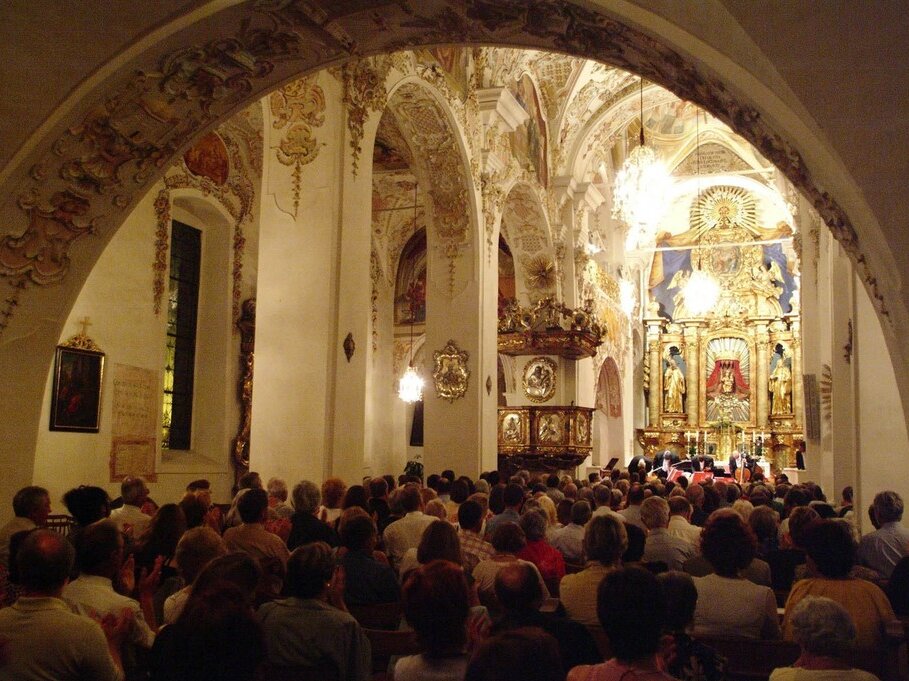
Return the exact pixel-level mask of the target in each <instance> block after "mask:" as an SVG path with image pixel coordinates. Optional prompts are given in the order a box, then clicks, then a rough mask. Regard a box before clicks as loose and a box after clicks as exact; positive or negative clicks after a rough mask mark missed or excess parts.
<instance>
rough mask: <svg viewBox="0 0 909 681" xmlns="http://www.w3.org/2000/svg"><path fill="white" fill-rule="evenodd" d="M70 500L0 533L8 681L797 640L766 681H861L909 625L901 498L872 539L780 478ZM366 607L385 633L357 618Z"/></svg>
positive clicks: (386, 484)
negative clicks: (399, 652)
mask: <svg viewBox="0 0 909 681" xmlns="http://www.w3.org/2000/svg"><path fill="white" fill-rule="evenodd" d="M639 475H640V476H641V477H639ZM62 501H63V504H64V505H65V507H66V509H67V510H68V512H69V516H70V517H71V519H72V520H71V525H70V526H69V528H67V529H68V531H66V532H61V531H57V530H56V529H55V530H51V529H47V528H46V527H45V525H46V524H47V520H48V517H49V515H50V512H51V494H50V493H49V492H48V490H46V489H43V488H41V487H26V488H24V489H22V490H20V491H19V492H18V493H17V494H16V495H15V498H14V499H13V511H14V514H15V517H14V519H13V520H12V521H10V522H9V523H7V524H6V525H5V526H4V527H2V528H0V678H3V679H17V680H18V679H22V680H31V679H56V680H58V681H66V680H68V679H93V680H98V681H105V680H107V679H110V680H120V679H124V678H125V679H128V680H131V679H152V680H153V681H157V680H167V681H177V680H187V681H188V680H190V679H192V680H193V681H205V680H208V679H211V680H212V681H216V680H217V681H227V680H236V681H243V680H247V679H270V678H276V679H277V678H294V677H293V674H294V673H299V672H301V670H307V671H308V672H309V673H310V676H308V677H307V678H325V679H339V680H347V679H350V680H351V681H363V680H366V679H370V678H372V675H373V672H374V667H375V660H374V658H373V651H372V646H371V642H370V641H371V639H370V633H371V631H372V629H373V628H374V627H376V626H386V628H389V629H392V630H397V631H400V632H410V633H409V634H406V635H407V636H409V637H411V638H410V640H412V641H413V645H414V650H413V651H412V652H413V653H414V654H411V655H404V656H400V657H398V658H397V659H393V660H392V662H391V664H390V666H389V670H388V671H389V673H390V674H391V675H392V676H393V678H394V679H395V680H396V681H412V680H414V681H415V680H417V679H429V680H439V681H444V680H449V679H450V680H452V681H455V680H458V681H460V680H461V679H467V680H468V681H480V680H489V681H505V680H507V679H515V680H518V679H520V680H521V681H535V680H537V679H539V680H540V681H550V680H552V681H555V680H556V679H559V680H563V679H566V678H567V679H568V680H569V681H588V680H590V681H594V680H596V681H618V680H619V679H627V678H635V679H643V680H647V679H673V678H676V679H683V680H687V679H706V680H709V681H718V680H721V679H724V678H726V660H725V659H724V657H723V656H722V655H720V654H719V653H718V652H717V651H716V650H715V649H714V648H713V647H711V645H710V642H711V641H712V640H716V639H727V638H736V639H739V640H774V639H784V640H788V641H792V642H795V643H797V644H798V645H799V647H800V650H801V654H800V656H799V657H798V659H797V660H795V661H794V663H793V666H792V667H782V668H780V669H777V670H776V671H775V672H773V675H772V676H771V678H772V679H775V680H779V681H784V680H786V679H795V678H799V679H815V678H817V679H821V678H825V679H826V678H836V679H847V680H855V681H866V680H867V679H873V678H876V677H874V676H873V675H872V674H870V673H869V672H867V671H863V670H860V669H853V668H852V667H851V666H850V665H851V662H853V661H854V660H855V659H861V655H862V654H864V655H865V657H866V658H867V659H874V658H875V657H879V652H880V651H881V650H883V647H884V645H885V638H886V636H887V625H888V624H889V623H890V622H892V621H893V620H895V619H896V618H897V617H898V616H899V617H907V616H909V530H907V529H906V528H905V527H903V525H902V524H901V521H902V515H903V501H902V499H901V498H900V496H899V495H898V494H896V493H894V492H890V491H884V492H881V493H879V494H878V495H876V497H875V498H874V501H873V503H872V504H871V506H870V508H869V509H868V513H869V517H870V520H871V522H872V524H873V526H874V528H875V529H874V530H873V531H870V532H867V533H865V535H864V536H859V534H858V531H857V529H856V524H855V523H854V522H853V521H854V518H855V513H858V511H857V510H854V509H853V507H852V491H851V489H849V488H847V489H845V490H843V493H842V498H841V499H840V500H839V503H835V504H834V503H831V502H829V501H828V500H827V498H826V496H825V494H824V492H823V490H822V489H821V488H820V487H819V486H817V485H815V484H811V483H805V484H801V485H790V484H788V482H787V481H786V480H785V478H781V479H778V480H776V481H774V482H769V481H765V480H761V479H759V480H755V481H752V482H751V483H749V484H746V485H744V486H743V485H740V484H737V483H735V482H732V481H729V480H723V479H719V478H717V479H712V480H708V481H705V482H702V483H698V484H688V481H687V480H686V479H685V478H681V479H679V480H677V481H675V482H668V481H666V480H663V479H660V478H658V477H655V476H649V475H645V474H644V473H643V472H642V473H640V474H639V473H638V472H629V471H625V472H620V471H619V470H612V471H607V472H605V473H604V474H602V475H601V474H597V473H593V474H591V475H590V476H589V477H588V479H584V480H578V479H574V478H572V477H571V476H568V475H562V476H558V475H554V474H551V475H546V474H543V475H540V474H531V473H530V472H528V471H524V470H522V471H518V472H517V473H516V474H515V475H513V476H511V477H509V478H507V479H506V478H504V477H503V476H501V475H500V474H499V473H498V472H489V473H484V474H482V475H481V476H480V477H479V479H477V480H473V479H471V478H470V477H467V476H461V477H456V476H455V474H454V472H453V471H445V472H443V473H442V474H440V475H435V474H434V475H430V476H429V477H428V478H427V479H426V480H425V481H423V480H422V479H420V478H416V477H412V476H407V475H402V476H399V477H397V478H395V477H393V476H390V475H386V476H380V477H374V478H367V479H364V480H363V481H362V483H361V484H354V485H350V486H348V485H346V484H345V482H344V481H342V480H340V479H337V478H330V479H328V480H325V481H324V482H322V484H321V485H317V484H316V483H314V482H312V481H307V480H304V481H300V482H298V483H297V484H296V485H294V487H293V489H292V490H289V489H288V486H287V484H286V483H285V482H284V481H282V480H279V479H271V480H269V481H268V483H267V484H265V485H263V483H262V480H261V478H260V477H259V475H258V474H256V473H249V474H247V475H245V476H243V477H242V478H241V479H240V481H239V489H238V491H237V493H236V495H235V496H234V498H233V500H232V502H231V503H230V504H229V505H228V504H224V505H218V504H214V503H213V502H212V498H211V491H210V485H209V483H208V482H207V481H205V480H197V481H194V482H193V483H191V484H190V485H189V486H188V488H187V490H186V494H185V496H184V497H183V498H182V499H180V500H179V501H178V502H175V503H164V504H162V505H160V506H159V505H158V504H157V503H155V502H154V501H152V500H151V499H150V498H149V490H148V488H147V486H146V485H145V483H144V481H143V480H141V479H138V478H128V479H126V480H124V481H123V483H122V486H121V497H120V498H119V499H116V500H111V499H110V498H109V496H108V494H107V492H106V491H105V490H104V489H102V488H100V487H93V486H82V487H79V488H76V489H73V490H70V491H68V492H66V494H64V495H63V497H62ZM377 611H378V612H383V613H385V614H386V615H387V617H385V619H386V620H387V622H386V624H384V625H383V624H379V625H377V624H375V622H374V621H373V620H369V621H366V619H365V615H364V613H367V612H371V613H373V615H372V616H371V617H373V618H374V617H375V613H376V612H377ZM781 613H782V617H781V616H780V615H781ZM853 653H855V654H858V655H859V657H858V658H856V657H855V656H854V655H853ZM282 674H283V675H284V676H282ZM313 674H315V676H313ZM287 675H290V676H287Z"/></svg>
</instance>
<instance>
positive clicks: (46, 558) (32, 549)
mask: <svg viewBox="0 0 909 681" xmlns="http://www.w3.org/2000/svg"><path fill="white" fill-rule="evenodd" d="M74 560H75V551H73V546H72V544H70V543H69V541H68V540H67V539H66V538H65V537H63V535H60V534H58V533H56V532H53V531H51V530H32V531H31V532H29V533H28V535H27V536H26V537H25V539H23V540H22V543H21V544H20V545H19V550H18V551H17V552H16V567H17V569H18V579H19V584H20V585H21V586H22V587H23V588H24V589H25V590H26V591H27V592H31V593H35V594H54V593H56V592H58V591H59V590H60V589H62V588H63V585H64V584H66V580H67V579H68V578H69V576H70V573H71V572H72V571H73V562H74Z"/></svg>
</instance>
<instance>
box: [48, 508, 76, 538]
mask: <svg viewBox="0 0 909 681" xmlns="http://www.w3.org/2000/svg"><path fill="white" fill-rule="evenodd" d="M74 522H75V521H74V520H73V518H72V516H68V515H66V514H65V513H60V514H56V515H49V516H47V525H46V526H45V527H47V529H49V530H53V531H54V532H58V533H60V534H62V535H63V536H64V537H67V536H69V533H70V531H71V530H72V529H73V524H74Z"/></svg>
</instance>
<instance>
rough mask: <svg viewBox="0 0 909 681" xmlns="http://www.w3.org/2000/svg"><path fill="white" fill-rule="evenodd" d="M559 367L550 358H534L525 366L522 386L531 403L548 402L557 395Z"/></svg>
mask: <svg viewBox="0 0 909 681" xmlns="http://www.w3.org/2000/svg"><path fill="white" fill-rule="evenodd" d="M557 369H558V365H556V363H555V362H553V361H552V360H551V359H549V358H548V357H534V358H533V359H532V360H530V361H529V362H527V364H526V365H525V366H524V375H523V377H522V379H521V386H522V387H523V388H524V395H526V396H527V399H529V400H530V401H531V402H548V401H549V400H550V399H552V396H553V395H555V389H556V371H557Z"/></svg>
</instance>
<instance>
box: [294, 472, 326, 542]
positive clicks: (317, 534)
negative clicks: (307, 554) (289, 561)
mask: <svg viewBox="0 0 909 681" xmlns="http://www.w3.org/2000/svg"><path fill="white" fill-rule="evenodd" d="M293 500H294V513H293V515H292V516H291V517H290V524H291V527H290V535H289V536H288V538H287V548H288V549H290V550H291V551H293V550H294V549H295V548H297V547H298V546H303V544H309V543H311V542H316V541H324V542H325V543H326V544H328V545H329V546H337V545H338V535H337V533H336V532H335V531H334V530H333V529H332V528H331V527H330V526H329V525H328V524H327V523H324V522H322V521H321V520H319V519H318V518H317V517H316V515H317V514H318V512H319V508H320V507H321V504H322V493H321V492H320V491H319V488H318V487H317V486H316V484H315V483H314V482H310V481H309V480H303V481H301V482H298V483H297V484H296V485H294V491H293Z"/></svg>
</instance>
